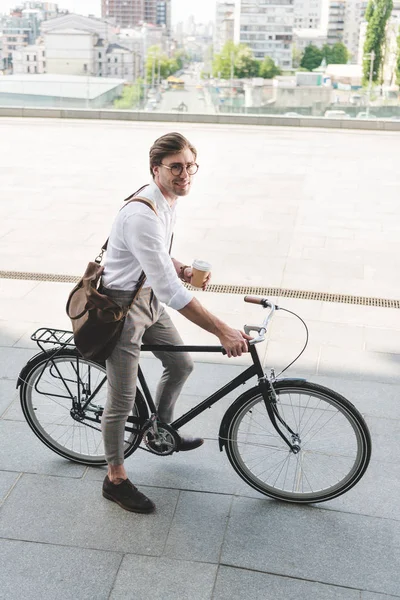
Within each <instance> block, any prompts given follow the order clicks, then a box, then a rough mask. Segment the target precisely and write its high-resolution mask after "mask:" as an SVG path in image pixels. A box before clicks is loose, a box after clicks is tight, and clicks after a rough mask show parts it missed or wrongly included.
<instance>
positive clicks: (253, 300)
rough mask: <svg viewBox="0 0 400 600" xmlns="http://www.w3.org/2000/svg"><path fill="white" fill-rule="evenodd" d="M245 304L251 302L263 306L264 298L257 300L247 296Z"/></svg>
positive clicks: (254, 297)
mask: <svg viewBox="0 0 400 600" xmlns="http://www.w3.org/2000/svg"><path fill="white" fill-rule="evenodd" d="M244 301H245V302H250V304H262V301H263V298H257V296H245V297H244Z"/></svg>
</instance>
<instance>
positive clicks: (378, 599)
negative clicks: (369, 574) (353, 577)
mask: <svg viewBox="0 0 400 600" xmlns="http://www.w3.org/2000/svg"><path fill="white" fill-rule="evenodd" d="M395 598H400V590H399V594H398V595H396V596H394V595H390V596H388V595H387V594H375V593H374V592H362V593H361V600H393V599H395Z"/></svg>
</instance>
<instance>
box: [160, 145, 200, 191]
mask: <svg viewBox="0 0 400 600" xmlns="http://www.w3.org/2000/svg"><path fill="white" fill-rule="evenodd" d="M194 162H196V160H195V157H194V155H193V152H192V151H191V150H189V148H185V150H182V152H179V153H178V154H169V155H168V156H166V157H164V158H163V160H162V164H161V165H157V166H155V167H153V173H154V181H155V182H156V184H157V185H158V187H159V188H160V190H161V192H162V194H163V195H164V197H165V198H166V199H168V200H174V199H175V198H176V197H177V196H186V195H187V194H188V193H189V191H190V187H191V185H192V179H193V175H189V173H188V172H187V170H186V167H187V166H188V165H191V164H193V163H194ZM177 165H179V166H181V167H185V168H184V169H183V170H182V173H181V174H180V175H175V174H174V173H173V172H172V171H171V170H170V169H171V167H173V166H177ZM168 167H170V168H168Z"/></svg>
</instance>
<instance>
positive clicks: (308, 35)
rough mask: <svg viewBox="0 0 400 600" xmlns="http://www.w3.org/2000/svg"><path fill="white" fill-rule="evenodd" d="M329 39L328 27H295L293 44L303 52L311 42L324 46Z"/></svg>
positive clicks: (314, 44)
mask: <svg viewBox="0 0 400 600" xmlns="http://www.w3.org/2000/svg"><path fill="white" fill-rule="evenodd" d="M327 41H328V38H327V31H326V29H293V46H294V47H295V48H296V50H298V51H299V52H301V53H303V52H304V50H305V48H306V47H307V46H309V45H310V44H312V45H313V46H316V47H317V48H322V46H324V44H326V43H327Z"/></svg>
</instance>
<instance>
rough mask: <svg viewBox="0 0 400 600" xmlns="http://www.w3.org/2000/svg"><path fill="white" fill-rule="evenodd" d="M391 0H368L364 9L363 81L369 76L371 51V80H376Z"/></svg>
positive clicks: (391, 5) (381, 57)
mask: <svg viewBox="0 0 400 600" xmlns="http://www.w3.org/2000/svg"><path fill="white" fill-rule="evenodd" d="M392 9H393V0H369V2H368V5H367V9H366V11H365V19H366V21H367V23H368V25H367V31H366V35H365V43H364V60H363V82H364V84H367V83H368V81H369V77H370V67H371V52H373V53H374V62H373V66H372V81H374V82H376V81H378V78H379V75H380V72H381V68H382V62H383V51H384V45H385V37H386V23H387V21H388V19H389V17H390V15H391V13H392Z"/></svg>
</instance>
